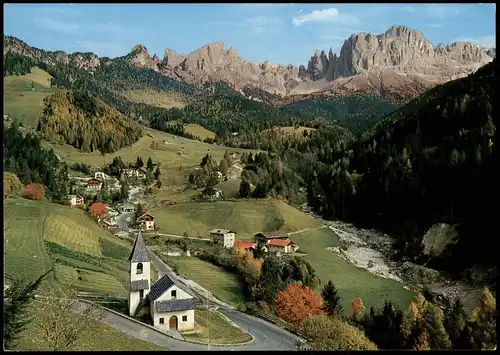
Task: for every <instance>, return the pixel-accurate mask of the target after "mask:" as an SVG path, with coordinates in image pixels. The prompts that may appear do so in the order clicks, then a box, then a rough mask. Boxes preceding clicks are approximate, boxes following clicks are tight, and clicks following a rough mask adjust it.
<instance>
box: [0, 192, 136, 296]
mask: <svg viewBox="0 0 500 355" xmlns="http://www.w3.org/2000/svg"><path fill="white" fill-rule="evenodd" d="M4 221H5V222H4V224H5V226H4V229H6V232H5V233H4V234H5V237H4V238H5V255H4V262H5V273H6V275H7V277H8V278H9V277H10V276H15V277H20V278H26V279H34V278H36V277H38V276H39V275H40V274H42V273H43V272H44V271H47V270H49V269H50V268H51V267H52V266H53V267H54V269H55V273H54V276H55V280H52V281H57V282H58V283H60V284H64V285H71V286H72V287H74V288H76V289H79V290H88V291H101V292H113V293H124V292H125V288H124V283H125V281H126V280H127V276H128V273H127V272H128V263H127V257H128V253H129V250H130V245H128V244H127V243H125V242H123V241H121V240H119V239H118V238H115V237H113V236H112V235H111V234H109V233H108V232H107V231H105V230H103V229H102V228H100V227H99V226H98V225H97V224H96V223H95V222H94V221H93V220H91V219H90V218H89V217H88V216H87V215H86V213H85V212H83V211H80V210H76V209H71V208H69V207H66V206H61V205H56V204H52V203H48V202H37V201H31V200H26V199H22V198H14V199H7V200H5V201H4Z"/></svg>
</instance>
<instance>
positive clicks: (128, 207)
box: [122, 203, 135, 212]
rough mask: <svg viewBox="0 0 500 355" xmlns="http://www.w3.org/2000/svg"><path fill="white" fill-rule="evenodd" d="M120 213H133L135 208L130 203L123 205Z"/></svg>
mask: <svg viewBox="0 0 500 355" xmlns="http://www.w3.org/2000/svg"><path fill="white" fill-rule="evenodd" d="M122 212H135V206H134V205H133V204H131V203H125V204H124V205H123V206H122Z"/></svg>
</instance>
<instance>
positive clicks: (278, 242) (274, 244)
mask: <svg viewBox="0 0 500 355" xmlns="http://www.w3.org/2000/svg"><path fill="white" fill-rule="evenodd" d="M291 242H292V241H291V240H282V239H271V240H270V241H269V242H268V243H267V245H268V246H271V247H286V246H287V245H288V244H290V243H291Z"/></svg>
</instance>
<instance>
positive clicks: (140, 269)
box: [137, 263, 143, 274]
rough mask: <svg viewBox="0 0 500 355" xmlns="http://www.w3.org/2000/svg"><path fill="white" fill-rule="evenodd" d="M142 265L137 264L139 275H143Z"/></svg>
mask: <svg viewBox="0 0 500 355" xmlns="http://www.w3.org/2000/svg"><path fill="white" fill-rule="evenodd" d="M142 268H143V267H142V263H139V264H137V273H138V274H142Z"/></svg>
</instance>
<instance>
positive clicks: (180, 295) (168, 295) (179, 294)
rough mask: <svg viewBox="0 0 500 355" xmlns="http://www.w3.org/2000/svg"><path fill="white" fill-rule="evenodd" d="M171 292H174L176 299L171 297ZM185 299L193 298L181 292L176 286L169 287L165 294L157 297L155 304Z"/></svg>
mask: <svg viewBox="0 0 500 355" xmlns="http://www.w3.org/2000/svg"><path fill="white" fill-rule="evenodd" d="M172 291H176V296H177V297H172ZM186 298H193V297H192V296H191V295H190V294H189V293H187V292H185V291H183V290H181V289H180V288H179V287H177V286H175V285H174V286H172V287H170V288H169V289H168V290H167V292H165V293H164V294H163V295H161V296H160V297H158V298H157V299H156V300H155V302H158V301H170V300H184V299H186Z"/></svg>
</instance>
